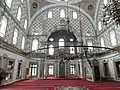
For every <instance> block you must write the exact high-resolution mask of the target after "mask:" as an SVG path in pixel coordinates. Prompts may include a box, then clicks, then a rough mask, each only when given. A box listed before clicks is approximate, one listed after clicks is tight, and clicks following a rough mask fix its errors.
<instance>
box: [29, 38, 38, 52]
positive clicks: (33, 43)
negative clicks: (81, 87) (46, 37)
mask: <svg viewBox="0 0 120 90" xmlns="http://www.w3.org/2000/svg"><path fill="white" fill-rule="evenodd" d="M34 40H36V41H37V43H35V42H33V41H34ZM33 45H37V46H36V49H33ZM38 46H39V40H38V39H37V38H34V39H33V40H32V48H31V49H32V51H37V49H38ZM34 48H35V46H34Z"/></svg>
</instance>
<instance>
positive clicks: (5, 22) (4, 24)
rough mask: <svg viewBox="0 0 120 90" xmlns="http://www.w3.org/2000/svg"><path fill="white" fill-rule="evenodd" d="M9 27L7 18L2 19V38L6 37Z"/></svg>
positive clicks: (0, 33)
mask: <svg viewBox="0 0 120 90" xmlns="http://www.w3.org/2000/svg"><path fill="white" fill-rule="evenodd" d="M6 27H7V18H6V17H5V16H3V17H2V19H1V26H0V36H1V37H4V35H5V32H6Z"/></svg>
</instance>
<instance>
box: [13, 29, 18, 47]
mask: <svg viewBox="0 0 120 90" xmlns="http://www.w3.org/2000/svg"><path fill="white" fill-rule="evenodd" d="M17 37H18V30H17V28H15V30H14V35H13V44H15V45H16V43H17Z"/></svg>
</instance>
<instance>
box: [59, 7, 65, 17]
mask: <svg viewBox="0 0 120 90" xmlns="http://www.w3.org/2000/svg"><path fill="white" fill-rule="evenodd" d="M62 11H64V12H62ZM61 13H64V16H62V14H61ZM65 17H66V11H65V9H63V8H62V9H60V18H65Z"/></svg>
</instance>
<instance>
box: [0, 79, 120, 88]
mask: <svg viewBox="0 0 120 90" xmlns="http://www.w3.org/2000/svg"><path fill="white" fill-rule="evenodd" d="M81 88H82V89H81ZM83 88H85V89H83ZM86 88H88V90H120V82H116V81H105V82H96V83H93V82H89V81H86V80H80V79H43V80H39V79H38V80H25V81H19V82H16V83H13V84H11V85H7V86H2V87H1V88H0V90H86Z"/></svg>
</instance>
